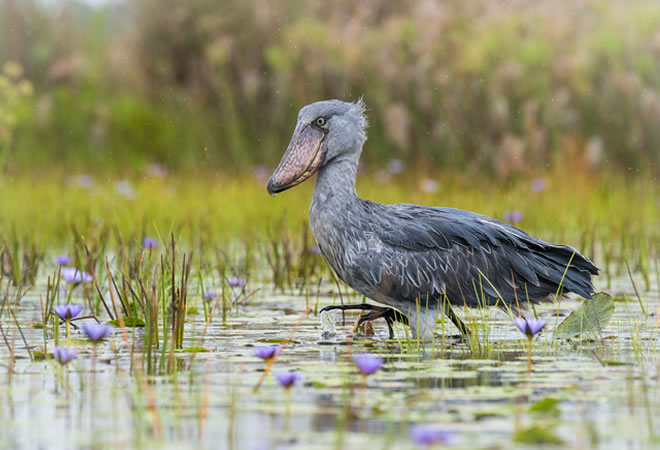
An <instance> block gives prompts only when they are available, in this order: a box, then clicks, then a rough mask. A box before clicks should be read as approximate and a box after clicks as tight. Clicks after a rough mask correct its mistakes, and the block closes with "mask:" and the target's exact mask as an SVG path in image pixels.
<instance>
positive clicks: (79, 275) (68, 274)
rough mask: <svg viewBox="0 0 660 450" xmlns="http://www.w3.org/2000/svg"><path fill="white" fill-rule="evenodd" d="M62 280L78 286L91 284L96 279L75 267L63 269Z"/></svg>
mask: <svg viewBox="0 0 660 450" xmlns="http://www.w3.org/2000/svg"><path fill="white" fill-rule="evenodd" d="M62 279H64V281H66V282H67V283H69V284H71V285H73V286H78V285H79V284H80V283H89V282H90V281H92V280H93V279H94V277H92V276H91V275H90V274H88V273H87V272H84V271H81V270H78V269H76V268H75V267H65V268H63V269H62Z"/></svg>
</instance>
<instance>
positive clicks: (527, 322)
mask: <svg viewBox="0 0 660 450" xmlns="http://www.w3.org/2000/svg"><path fill="white" fill-rule="evenodd" d="M513 323H514V325H515V326H516V327H517V328H518V329H519V330H520V332H521V333H522V334H524V335H525V336H526V337H527V372H531V371H532V339H533V338H534V336H536V335H537V334H538V333H539V332H540V331H541V330H542V329H543V327H545V325H546V323H547V322H546V321H545V320H541V319H536V318H534V317H532V318H530V319H527V318H524V317H515V318H514V319H513Z"/></svg>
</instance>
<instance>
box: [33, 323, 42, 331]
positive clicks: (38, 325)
mask: <svg viewBox="0 0 660 450" xmlns="http://www.w3.org/2000/svg"><path fill="white" fill-rule="evenodd" d="M32 328H34V329H35V330H41V329H43V328H44V324H43V323H41V322H35V323H33V324H32Z"/></svg>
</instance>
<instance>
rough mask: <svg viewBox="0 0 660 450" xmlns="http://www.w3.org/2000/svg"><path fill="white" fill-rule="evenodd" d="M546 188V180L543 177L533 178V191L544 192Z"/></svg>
mask: <svg viewBox="0 0 660 450" xmlns="http://www.w3.org/2000/svg"><path fill="white" fill-rule="evenodd" d="M544 189H545V181H543V178H535V179H534V180H532V192H543V190H544Z"/></svg>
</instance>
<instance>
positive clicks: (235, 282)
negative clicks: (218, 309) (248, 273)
mask: <svg viewBox="0 0 660 450" xmlns="http://www.w3.org/2000/svg"><path fill="white" fill-rule="evenodd" d="M227 284H229V286H231V287H233V288H234V287H243V286H245V280H244V279H243V278H239V277H229V278H227Z"/></svg>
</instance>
